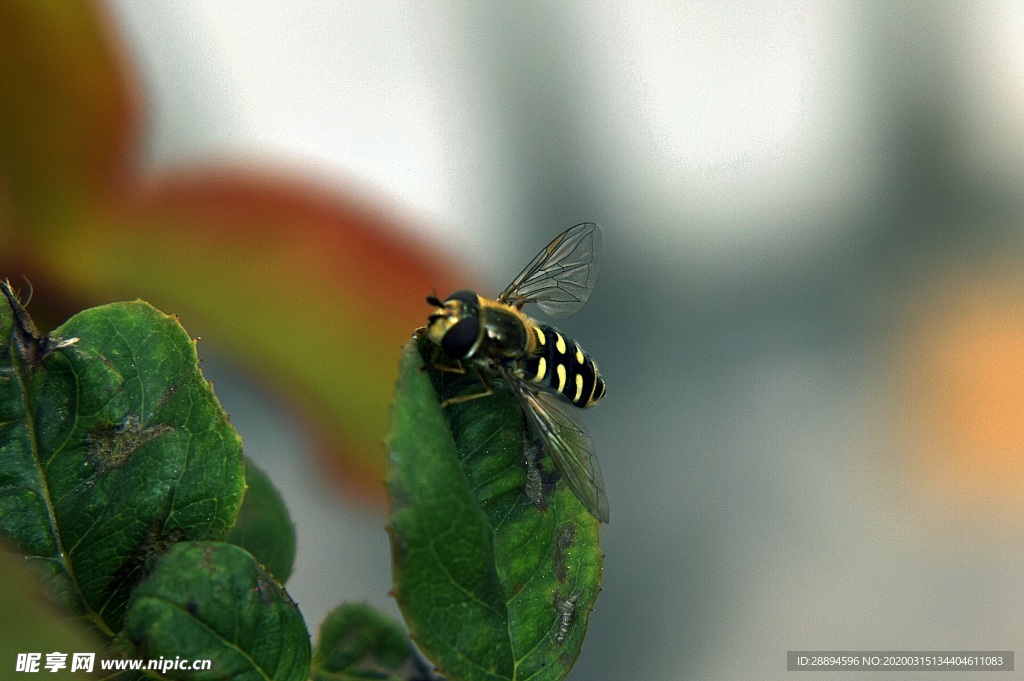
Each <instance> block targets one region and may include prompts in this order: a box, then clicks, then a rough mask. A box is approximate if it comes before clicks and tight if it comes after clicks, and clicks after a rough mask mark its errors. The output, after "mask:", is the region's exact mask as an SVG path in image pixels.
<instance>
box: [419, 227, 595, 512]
mask: <svg viewBox="0 0 1024 681" xmlns="http://www.w3.org/2000/svg"><path fill="white" fill-rule="evenodd" d="M600 251H601V228H600V227H598V226H597V225H595V224H594V223H592V222H584V223H582V224H579V225H576V226H575V227H571V228H569V229H567V230H566V231H565V232H563V233H561V234H559V235H558V236H557V237H555V238H554V240H553V241H552V242H551V243H549V244H548V245H547V246H546V247H545V248H544V250H542V251H541V252H540V253H538V254H537V256H536V257H535V258H534V259H533V260H532V261H531V262H530V264H529V265H527V266H526V268H525V269H524V270H523V271H522V272H520V273H519V276H517V277H516V278H515V279H514V280H513V281H512V283H511V284H509V285H508V287H507V288H506V289H505V290H504V291H502V292H501V293H500V294H499V295H498V297H497V298H496V299H491V298H485V297H483V296H480V295H478V294H477V293H476V292H475V291H469V290H460V291H456V292H454V293H452V294H451V295H450V296H448V297H447V298H446V299H445V300H443V301H442V300H440V299H439V298H437V296H429V297H428V298H427V302H428V303H430V304H431V305H434V306H436V307H437V309H436V310H435V311H434V312H433V313H431V314H430V316H429V318H428V321H427V334H428V336H429V337H430V340H432V341H433V342H435V343H437V344H438V345H440V346H441V350H442V351H443V353H444V354H445V355H446V356H447V357H448V358H450V359H452V360H455V361H456V362H457V363H458V364H459V366H460V367H463V368H464V366H465V365H467V364H468V365H472V366H473V367H474V368H476V370H477V372H478V373H479V375H480V379H481V381H482V382H483V386H484V390H483V392H479V393H474V394H471V395H461V396H458V397H455V398H451V399H449V400H447V401H446V402H445V403H444V404H443V405H442V406H445V407H447V406H449V405H450V404H454V403H457V402H466V401H469V400H472V399H476V398H480V397H487V396H488V395H492V394H493V392H494V391H493V389H492V388H491V385H490V382H489V381H488V380H487V375H488V374H491V375H500V376H502V377H503V378H504V379H505V381H506V383H507V384H508V385H509V386H510V387H511V389H512V391H513V393H514V394H515V395H516V397H517V399H518V402H519V406H520V407H521V409H522V411H523V413H524V414H525V415H526V420H527V422H528V423H529V424H530V427H531V429H532V431H533V433H534V434H535V435H536V437H537V439H538V440H539V441H540V442H541V444H542V445H543V448H544V451H546V452H547V453H549V454H550V455H551V458H552V460H553V461H554V462H555V465H556V466H557V468H558V470H559V472H560V473H561V476H562V479H564V480H565V481H566V484H568V485H569V489H571V490H572V491H573V493H574V494H575V495H576V497H577V498H578V499H579V500H580V502H582V503H583V506H584V507H585V508H586V509H587V510H588V511H589V512H590V514H591V515H593V516H594V517H595V518H597V519H598V520H600V521H601V522H604V523H607V522H608V499H607V497H606V495H605V491H604V481H603V480H602V478H601V468H600V466H599V465H598V463H597V457H596V456H595V454H594V443H593V441H592V440H591V439H590V436H589V435H587V431H586V430H585V429H584V427H583V423H582V421H581V420H580V418H579V413H578V409H579V408H587V407H591V406H593V405H595V404H597V402H598V401H600V399H601V398H602V397H604V393H605V383H604V379H602V378H601V374H600V373H599V372H598V370H597V365H596V364H594V360H593V359H591V358H590V356H589V355H587V353H586V352H584V351H583V350H582V349H581V348H580V346H579V345H578V344H577V343H576V342H575V341H573V340H572V339H571V338H569V337H568V336H566V335H565V334H563V333H561V332H560V331H558V330H557V329H555V328H554V327H552V326H548V325H546V324H541V323H539V322H537V321H534V320H533V319H531V318H529V317H527V316H526V315H525V314H524V313H523V312H522V308H523V306H524V305H526V304H527V303H536V304H537V305H538V307H540V309H541V310H543V311H545V312H547V313H548V314H549V315H551V316H552V317H560V318H562V317H568V316H570V315H572V314H574V313H576V312H577V311H578V310H579V309H580V308H582V307H583V305H584V304H585V303H586V302H587V299H588V298H589V297H590V293H591V291H592V290H593V288H594V280H595V279H596V277H597V269H598V266H597V258H598V256H599V254H600Z"/></svg>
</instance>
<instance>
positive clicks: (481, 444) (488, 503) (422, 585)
mask: <svg viewBox="0 0 1024 681" xmlns="http://www.w3.org/2000/svg"><path fill="white" fill-rule="evenodd" d="M432 352H433V348H432V346H431V345H430V344H429V341H428V340H426V339H423V338H420V339H419V341H418V343H417V341H416V340H415V339H414V340H413V341H410V342H409V343H407V344H406V347H405V351H404V354H403V358H402V364H401V368H400V375H399V381H398V385H397V388H396V391H395V401H394V405H393V408H392V431H391V438H390V441H389V450H390V467H389V472H388V488H389V491H390V494H391V503H392V509H391V524H390V528H389V531H390V535H391V551H392V561H393V571H394V580H395V594H396V597H397V599H398V603H399V606H400V607H401V608H402V612H403V614H404V616H405V620H406V623H407V624H408V625H409V629H410V632H411V634H412V637H413V639H414V640H415V641H416V642H417V643H418V644H419V646H420V647H421V649H422V650H423V651H424V652H425V653H426V654H427V656H428V657H429V658H430V659H431V660H432V661H433V662H434V663H435V664H436V665H437V666H438V668H439V669H440V670H441V672H442V673H443V674H445V675H446V676H447V677H448V678H449V679H450V681H460V680H461V681H475V680H477V679H488V680H497V679H509V680H511V679H517V680H525V679H531V681H552V680H557V679H561V678H563V677H564V676H565V675H566V674H568V672H569V670H570V669H571V668H572V665H573V663H574V662H575V661H576V658H577V656H578V655H579V651H580V648H581V646H582V643H583V637H584V634H585V631H586V625H587V617H588V615H589V613H590V610H591V608H592V607H593V603H594V600H595V599H596V598H597V593H598V591H599V588H600V586H599V585H600V579H601V563H602V558H603V556H602V554H601V550H600V546H599V543H598V530H599V524H598V522H597V521H596V520H595V519H594V518H593V517H592V516H591V515H590V514H589V513H588V512H587V511H586V509H584V508H583V506H582V505H581V504H580V502H579V501H578V500H577V499H576V497H575V496H574V495H573V493H572V492H571V491H570V490H569V489H568V488H567V487H566V485H565V484H564V483H560V482H557V483H556V482H555V479H556V477H557V476H556V475H555V474H554V466H553V465H552V463H551V461H550V460H549V459H547V458H546V457H544V458H541V459H540V461H537V462H536V463H534V464H531V465H527V463H526V461H527V459H528V458H529V459H531V460H532V459H536V458H537V457H536V456H535V454H536V452H537V451H538V449H539V448H538V445H537V443H536V442H535V441H534V439H533V437H532V436H531V435H530V434H529V432H528V430H527V429H526V424H525V420H524V418H523V415H522V413H521V411H520V408H519V405H518V403H517V400H516V398H515V396H514V395H513V394H512V393H511V392H510V391H509V389H508V387H507V386H505V384H504V383H503V382H502V381H500V380H498V379H497V378H495V379H492V384H493V386H494V394H493V395H491V396H488V397H483V398H481V399H475V400H471V401H467V402H463V403H460V404H455V405H452V406H450V407H448V408H447V409H442V408H441V406H440V403H441V402H442V400H445V399H448V398H451V397H453V396H455V395H460V394H461V395H465V394H471V393H476V392H480V390H481V385H480V383H479V380H478V379H477V378H476V376H475V374H474V372H467V373H466V374H465V375H459V374H455V373H452V372H450V371H439V370H437V369H435V368H432V367H428V366H427V364H426V363H425V362H424V359H423V358H424V356H428V357H429V356H433V355H432V354H429V353H432ZM527 488H529V494H528V493H527ZM531 500H532V501H531Z"/></svg>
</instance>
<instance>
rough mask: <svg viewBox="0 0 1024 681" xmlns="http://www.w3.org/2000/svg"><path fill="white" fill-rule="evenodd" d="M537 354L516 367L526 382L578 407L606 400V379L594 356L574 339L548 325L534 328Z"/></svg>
mask: <svg viewBox="0 0 1024 681" xmlns="http://www.w3.org/2000/svg"><path fill="white" fill-rule="evenodd" d="M532 331H533V334H534V337H535V338H536V341H537V343H536V348H535V349H534V351H533V353H532V354H531V355H530V356H529V357H526V358H524V359H521V360H519V361H518V362H517V363H516V367H517V369H518V371H519V373H520V375H521V376H522V377H523V379H524V380H526V381H530V382H532V383H537V384H539V385H541V386H542V387H545V388H547V389H548V390H550V391H552V392H555V393H560V394H561V395H562V396H563V397H565V398H566V399H567V400H569V401H570V402H572V403H573V404H575V405H576V406H577V407H589V406H592V405H594V404H596V403H597V401H598V400H600V399H601V398H602V397H604V388H605V386H604V379H602V378H601V374H599V373H598V371H597V365H596V364H594V360H592V359H590V356H589V355H588V354H587V353H585V352H584V351H583V350H582V348H580V346H579V345H577V343H576V342H575V341H573V340H572V339H571V338H567V337H565V336H563V335H562V334H561V333H559V332H558V331H557V330H556V329H554V328H553V327H550V326H547V325H546V324H537V325H535V326H532Z"/></svg>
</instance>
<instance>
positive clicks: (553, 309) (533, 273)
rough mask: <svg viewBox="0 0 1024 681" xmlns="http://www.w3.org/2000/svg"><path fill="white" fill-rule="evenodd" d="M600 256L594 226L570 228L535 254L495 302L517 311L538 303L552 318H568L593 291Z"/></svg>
mask: <svg viewBox="0 0 1024 681" xmlns="http://www.w3.org/2000/svg"><path fill="white" fill-rule="evenodd" d="M600 254H601V228H600V227H598V226H597V225H595V224H594V223H593V222H584V223H581V224H579V225H576V226H575V227H570V228H569V229H567V230H565V231H564V232H562V233H561V234H559V235H558V236H556V237H555V238H554V240H553V241H552V242H551V243H549V244H548V245H547V246H546V247H545V248H544V250H542V251H541V252H540V253H538V254H537V257H535V258H534V259H533V260H532V261H531V262H530V264H529V265H527V266H526V269H524V270H523V271H522V272H520V273H519V276H518V277H516V278H515V281H513V282H512V283H511V284H509V285H508V288H506V289H505V290H504V291H502V292H501V294H500V295H499V296H498V300H500V301H501V302H503V303H507V304H509V305H514V306H515V307H517V308H521V307H522V306H523V305H525V304H526V303H537V305H539V306H540V309H542V310H544V311H545V312H547V313H548V314H549V315H551V316H552V317H568V316H569V315H571V314H574V313H576V312H578V311H579V309H580V308H581V307H583V304H584V303H586V302H587V298H589V297H590V292H591V291H593V290H594V281H596V279H597V260H598V257H599V256H600Z"/></svg>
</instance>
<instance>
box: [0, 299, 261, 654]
mask: <svg viewBox="0 0 1024 681" xmlns="http://www.w3.org/2000/svg"><path fill="white" fill-rule="evenodd" d="M0 293H2V294H3V295H0V531H2V533H3V534H4V535H6V536H7V537H8V538H9V539H10V540H11V541H12V542H13V543H14V544H15V545H16V546H17V547H18V548H19V549H20V550H21V551H22V552H24V553H25V554H26V555H27V556H29V560H30V562H31V563H33V564H35V566H36V567H38V568H39V569H40V571H41V572H42V573H43V574H44V575H45V577H46V578H47V579H48V580H49V582H50V585H51V587H53V588H54V590H55V591H56V592H57V595H58V598H59V599H60V600H61V601H63V603H64V604H65V605H67V606H70V607H71V608H72V609H74V610H76V611H78V612H79V613H82V614H84V615H85V616H86V617H87V618H88V619H89V620H90V621H92V623H93V624H94V625H95V626H97V627H98V628H99V629H100V630H101V631H103V632H105V633H106V635H107V636H113V635H114V632H116V631H117V630H118V629H120V624H121V620H122V618H123V615H124V610H125V607H126V605H127V602H128V598H129V596H130V595H131V591H132V589H133V588H134V586H135V585H136V584H137V582H138V580H139V579H140V577H141V572H140V570H141V567H142V565H143V563H144V562H145V561H146V559H147V558H148V557H149V556H151V555H154V554H158V553H160V552H162V551H164V550H166V549H167V547H168V546H169V545H170V544H172V543H173V542H176V541H181V540H188V539H220V538H223V537H224V536H225V535H226V534H227V531H228V529H229V527H230V526H231V523H232V522H233V520H234V518H235V515H236V514H237V512H238V508H239V506H240V504H241V500H242V494H243V486H244V481H243V464H242V456H241V443H240V441H239V439H238V436H237V435H236V434H235V431H234V429H233V428H232V427H231V424H230V423H229V422H228V419H227V415H226V414H225V413H224V411H223V409H221V406H220V404H219V403H218V402H217V399H216V398H215V397H214V395H213V390H212V388H211V387H210V384H209V383H207V381H206V380H205V379H203V377H202V374H201V373H200V371H199V366H198V359H197V357H196V350H195V344H194V342H193V341H192V339H191V338H189V336H188V334H186V333H185V330H184V329H183V328H182V327H181V325H180V324H179V323H178V321H177V319H176V318H175V317H171V316H168V315H165V314H163V313H161V312H159V311H157V310H155V309H154V308H153V307H151V306H149V305H148V304H146V303H143V302H141V301H138V302H133V303H114V304H111V305H104V306H101V307H97V308H93V309H90V310H85V311H84V312H81V313H79V314H77V315H75V316H74V317H72V318H71V319H69V320H68V321H67V322H66V323H65V324H64V325H62V326H61V327H59V328H57V329H56V330H55V331H54V333H53V334H52V335H51V336H50V337H45V338H44V337H40V336H39V335H38V333H37V332H36V330H35V327H34V325H33V324H32V321H31V319H30V318H29V317H28V314H27V313H26V312H25V310H24V308H23V307H22V306H21V305H20V303H18V301H17V299H16V298H15V297H14V295H13V293H11V291H10V288H9V287H8V286H7V285H6V284H0Z"/></svg>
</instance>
